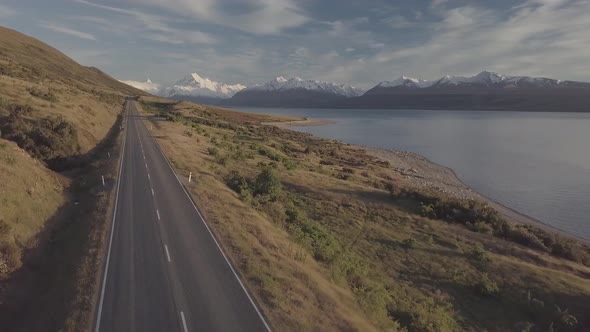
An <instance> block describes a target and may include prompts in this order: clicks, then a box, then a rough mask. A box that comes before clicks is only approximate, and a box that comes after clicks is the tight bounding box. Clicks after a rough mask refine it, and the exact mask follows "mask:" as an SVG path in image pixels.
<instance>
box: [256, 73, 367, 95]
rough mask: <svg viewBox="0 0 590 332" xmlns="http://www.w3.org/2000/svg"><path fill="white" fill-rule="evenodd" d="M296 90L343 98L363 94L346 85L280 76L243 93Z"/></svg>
mask: <svg viewBox="0 0 590 332" xmlns="http://www.w3.org/2000/svg"><path fill="white" fill-rule="evenodd" d="M296 89H304V90H308V91H316V92H321V93H328V94H333V95H338V96H343V97H356V96H360V95H361V94H362V93H363V91H362V90H360V89H357V88H355V87H352V86H350V85H348V84H336V83H331V82H321V81H314V80H302V79H301V78H299V77H293V78H289V79H286V78H284V77H282V76H279V77H277V78H275V79H273V80H271V81H268V82H266V83H264V84H262V85H255V86H253V87H250V88H247V89H246V90H245V91H248V90H250V91H287V90H296Z"/></svg>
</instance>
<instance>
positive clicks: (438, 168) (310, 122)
mask: <svg viewBox="0 0 590 332" xmlns="http://www.w3.org/2000/svg"><path fill="white" fill-rule="evenodd" d="M333 123H336V121H333V120H326V119H319V118H310V117H301V119H300V120H289V121H278V122H264V123H262V124H263V125H269V126H276V127H280V128H284V129H289V127H305V126H322V125H327V124H333ZM343 143H345V144H349V145H354V146H357V147H360V148H362V149H364V150H366V151H367V152H368V153H369V154H372V155H374V156H378V157H380V158H383V159H385V160H388V161H390V163H392V165H396V164H399V158H395V157H392V155H393V156H399V155H404V156H405V157H410V158H411V159H414V160H415V161H417V162H419V163H424V164H425V165H431V166H433V167H432V169H430V172H434V173H437V174H436V176H434V177H435V178H436V177H440V176H441V175H442V174H443V173H445V172H447V173H448V176H447V178H445V179H444V180H445V181H448V182H450V183H448V184H447V185H450V188H452V187H455V190H459V191H460V192H461V193H462V194H465V193H467V192H468V193H470V195H467V196H471V197H463V198H465V199H478V200H480V201H483V202H485V203H487V204H488V205H489V206H491V207H492V208H494V209H495V210H496V211H497V212H498V213H500V215H502V217H504V218H506V219H507V220H508V221H512V222H514V223H517V224H526V225H533V226H537V227H540V228H542V229H544V230H546V231H551V232H554V233H557V234H559V235H562V236H566V237H570V238H574V239H576V240H577V241H579V242H580V243H581V244H584V245H590V239H587V238H585V237H582V236H580V235H577V234H572V233H570V232H568V231H566V230H563V229H560V228H557V227H555V226H553V225H550V224H547V223H545V222H542V221H540V220H538V219H536V218H534V217H532V216H529V215H527V214H525V213H522V212H520V211H518V210H516V209H514V208H511V207H509V206H506V205H504V204H502V203H499V202H497V201H496V200H494V199H492V198H490V197H488V196H486V195H483V194H481V193H479V192H478V191H475V190H473V189H472V188H471V187H469V186H468V185H467V184H466V183H465V182H463V181H462V180H461V179H460V178H459V176H457V173H455V171H454V170H453V169H452V168H450V167H447V166H444V165H440V164H437V163H435V162H433V161H431V160H429V159H428V158H426V157H424V156H422V155H420V154H418V153H415V152H411V151H401V150H393V149H383V148H376V147H370V146H362V145H358V144H351V143H347V142H343ZM396 162H397V163H396ZM404 175H406V176H411V174H404ZM443 177H444V175H443ZM436 182H437V181H434V182H433V184H434V185H442V184H443V182H440V183H436ZM445 189H449V188H445ZM456 193H457V192H455V194H456Z"/></svg>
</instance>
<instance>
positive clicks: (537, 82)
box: [371, 71, 572, 90]
mask: <svg viewBox="0 0 590 332" xmlns="http://www.w3.org/2000/svg"><path fill="white" fill-rule="evenodd" d="M571 83H572V82H568V81H560V80H555V79H550V78H543V77H529V76H507V75H500V74H497V73H493V72H489V71H482V72H481V73H479V74H477V75H475V76H467V77H466V76H449V75H445V76H443V77H441V78H439V79H436V80H419V79H416V78H411V77H406V76H401V77H400V78H398V79H396V80H393V81H383V82H381V83H379V84H377V85H376V86H375V88H377V89H383V88H450V87H458V88H461V87H482V88H483V87H487V88H519V87H527V88H531V87H557V86H560V85H568V84H571ZM375 88H373V89H375ZM373 89H371V90H373Z"/></svg>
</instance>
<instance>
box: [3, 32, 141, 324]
mask: <svg viewBox="0 0 590 332" xmlns="http://www.w3.org/2000/svg"><path fill="white" fill-rule="evenodd" d="M143 94H145V93H144V92H142V91H140V90H137V89H135V88H132V87H130V86H127V85H125V84H123V83H120V82H118V81H117V80H115V79H113V78H111V77H109V76H108V75H106V74H104V73H102V72H101V71H100V70H98V69H96V68H89V67H84V66H81V65H79V64H77V63H76V62H74V61H73V60H71V59H69V58H68V57H66V56H65V55H64V54H62V53H61V52H59V51H58V50H56V49H54V48H52V47H50V46H48V45H46V44H44V43H42V42H40V41H38V40H36V39H34V38H31V37H28V36H26V35H23V34H20V33H18V32H16V31H14V30H10V29H7V28H4V27H0V134H1V137H2V138H9V139H13V140H14V141H15V142H18V143H19V144H21V147H25V148H27V149H29V150H28V151H25V150H23V149H19V148H18V147H16V145H15V144H14V143H13V142H8V141H6V140H4V139H0V279H1V281H2V283H1V284H0V301H1V302H3V304H2V305H3V306H2V311H0V324H2V329H6V330H14V331H18V330H23V331H35V330H39V331H41V330H64V331H80V330H86V329H88V328H89V324H90V320H91V317H92V314H93V306H94V303H95V301H94V295H95V286H96V282H97V275H98V274H99V271H100V261H101V259H102V248H103V244H104V234H105V228H104V227H105V225H107V224H106V221H107V213H106V212H107V210H108V205H109V202H110V200H111V194H110V189H112V188H111V187H109V188H108V189H109V191H106V190H104V189H103V188H101V186H99V183H100V180H99V179H100V175H105V176H106V177H107V179H109V178H111V176H112V175H113V174H114V172H115V169H114V168H115V167H114V165H115V164H116V160H115V159H116V158H115V156H116V149H115V146H114V145H115V143H114V142H115V140H116V138H117V135H118V133H119V130H118V129H119V128H118V125H115V124H116V120H117V116H118V115H119V114H120V113H121V110H122V104H123V100H124V98H125V96H127V95H143ZM15 109H20V110H25V112H22V113H19V114H16V113H15ZM15 117H16V119H17V121H16V122H15V121H14V119H15ZM54 117H60V120H59V123H61V124H66V130H69V129H71V128H73V130H72V131H73V132H75V134H74V135H73V137H70V136H68V137H67V139H66V138H65V137H64V134H63V131H62V132H60V131H59V129H55V128H54V129H51V128H46V127H42V124H43V123H46V122H47V119H53V118H54ZM61 119H63V120H61ZM44 121H45V122H44ZM15 123H16V124H17V125H18V126H17V125H15ZM55 123H58V122H55ZM40 129H42V130H45V131H44V132H43V134H48V135H50V138H51V139H52V141H51V144H49V145H48V147H49V149H50V150H51V149H52V148H53V147H55V148H56V149H58V148H59V149H61V150H60V152H61V153H60V154H59V158H60V160H59V162H61V167H60V168H59V172H61V173H57V172H56V171H57V170H58V168H57V167H55V165H57V163H54V164H52V163H51V160H48V159H50V158H47V159H45V158H43V157H42V156H51V155H52V154H51V151H47V150H44V151H42V152H43V153H37V154H34V153H33V152H34V151H32V150H31V149H32V148H34V146H38V145H39V144H38V143H39V142H36V141H34V140H33V143H32V144H31V143H28V145H27V144H23V141H24V140H23V139H22V137H23V135H24V136H27V135H28V137H29V138H31V137H33V138H34V137H35V136H34V135H32V134H31V133H34V132H35V131H34V130H40ZM16 130H18V131H19V132H17V133H16V134H15V131H16ZM60 135H62V136H61V137H60ZM37 136H39V135H37ZM30 141H31V140H30V139H29V142H30ZM41 141H42V140H41ZM52 144H53V146H52ZM54 151H57V150H54ZM64 151H65V153H66V154H65V155H64V154H63V152H64ZM108 151H110V152H111V154H112V156H113V158H111V159H108V158H107V156H106V154H107V152H108ZM30 155H36V156H38V157H39V158H40V159H44V160H35V159H34V158H32V157H30ZM47 165H53V166H52V167H53V170H51V169H50V168H49V167H48V166H47ZM64 165H65V166H64ZM21 262H24V264H25V265H24V266H23V267H22V268H20V269H19V266H20V264H21Z"/></svg>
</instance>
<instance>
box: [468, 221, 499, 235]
mask: <svg viewBox="0 0 590 332" xmlns="http://www.w3.org/2000/svg"><path fill="white" fill-rule="evenodd" d="M473 230H474V231H476V232H478V233H483V234H488V235H493V234H494V228H493V227H492V226H491V225H490V224H488V223H486V222H484V221H476V222H475V224H473Z"/></svg>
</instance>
